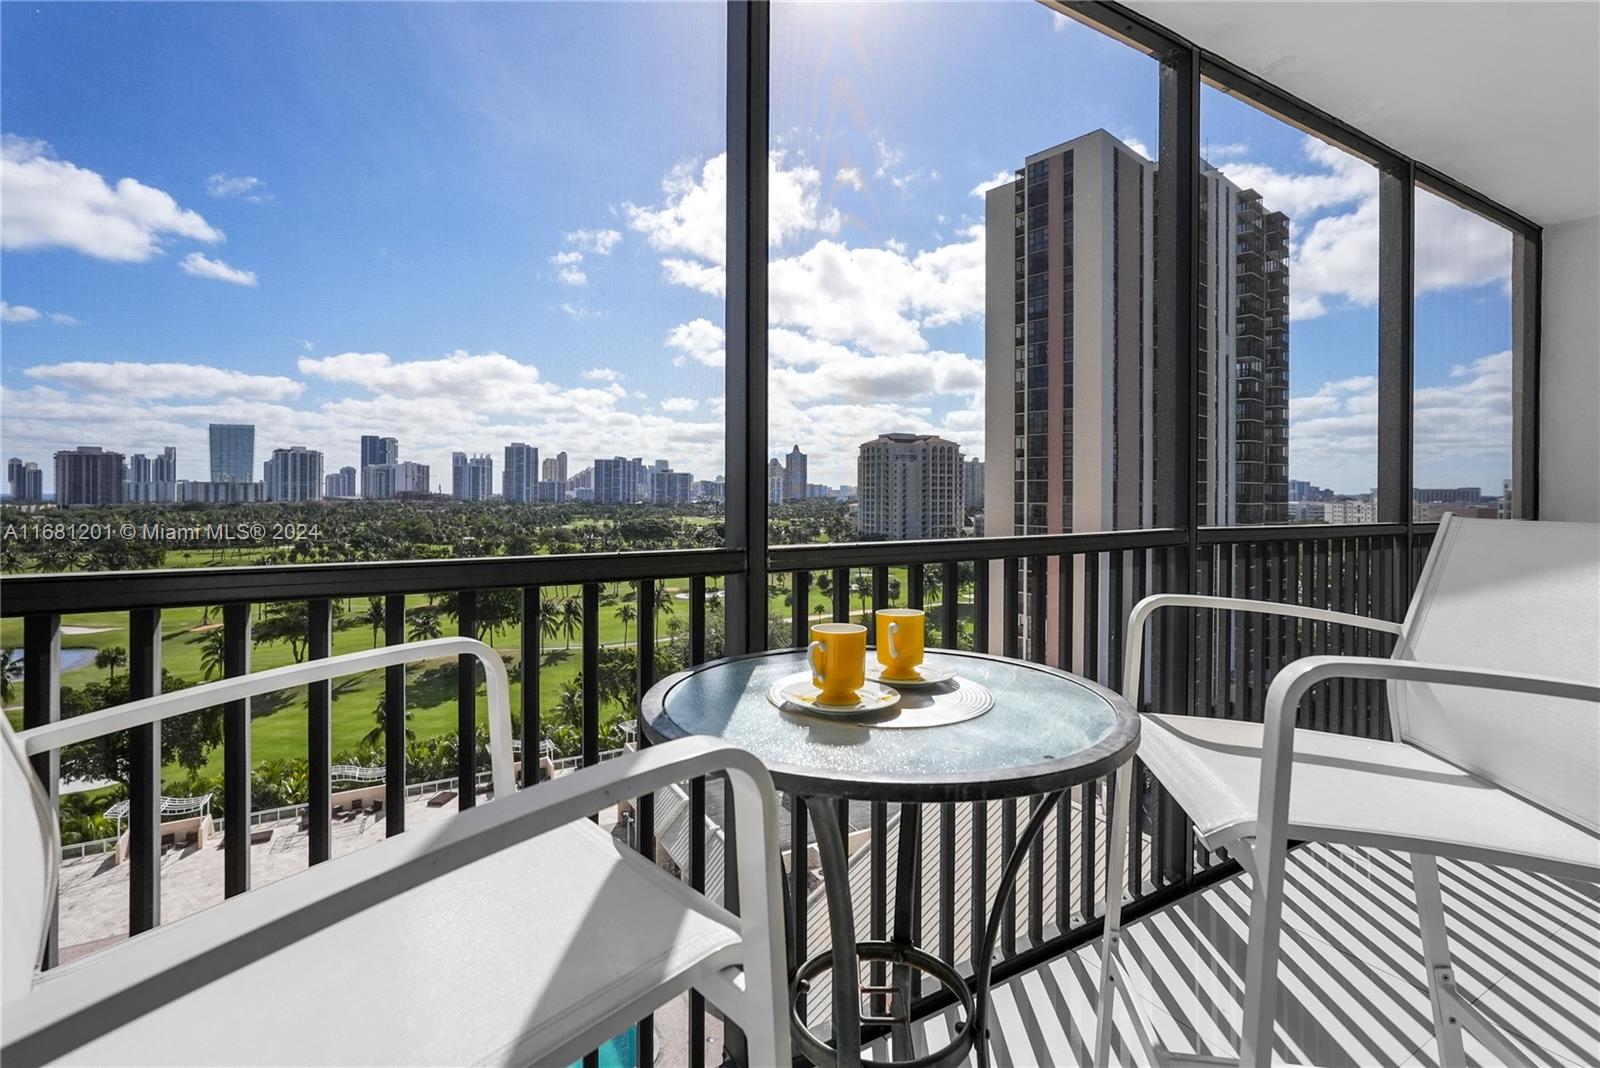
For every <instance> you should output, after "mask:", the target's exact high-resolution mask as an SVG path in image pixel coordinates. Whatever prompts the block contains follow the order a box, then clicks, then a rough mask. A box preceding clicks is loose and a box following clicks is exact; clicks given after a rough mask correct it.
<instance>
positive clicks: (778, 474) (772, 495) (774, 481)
mask: <svg viewBox="0 0 1600 1068" xmlns="http://www.w3.org/2000/svg"><path fill="white" fill-rule="evenodd" d="M786 488H787V478H786V477H785V474H784V470H783V465H782V464H781V463H779V462H778V461H776V460H768V461H767V503H768V504H780V503H782V501H783V493H784V490H785V489H786Z"/></svg>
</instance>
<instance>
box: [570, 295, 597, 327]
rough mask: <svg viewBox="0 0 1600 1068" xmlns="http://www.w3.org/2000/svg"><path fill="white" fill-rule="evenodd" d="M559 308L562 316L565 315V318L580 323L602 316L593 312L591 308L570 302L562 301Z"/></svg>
mask: <svg viewBox="0 0 1600 1068" xmlns="http://www.w3.org/2000/svg"><path fill="white" fill-rule="evenodd" d="M560 307H561V311H562V314H564V315H566V317H567V318H569V319H573V320H576V321H577V322H580V323H581V322H583V321H584V320H585V319H597V318H599V317H600V316H601V315H602V314H603V313H602V312H598V311H595V310H594V309H593V308H590V307H587V306H585V305H582V304H575V303H573V302H572V301H570V300H569V301H564V302H563V303H562V304H561V305H560Z"/></svg>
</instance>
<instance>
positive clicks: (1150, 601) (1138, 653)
mask: <svg viewBox="0 0 1600 1068" xmlns="http://www.w3.org/2000/svg"><path fill="white" fill-rule="evenodd" d="M1158 608H1222V609H1227V610H1228V611H1233V612H1258V613H1261V614H1262V615H1272V616H1293V617H1294V618H1296V619H1309V620H1313V621H1315V622H1318V623H1337V624H1339V625H1340V626H1345V627H1363V628H1365V629H1367V630H1377V631H1382V632H1383V633H1385V634H1399V633H1400V629H1401V628H1400V624H1399V623H1392V622H1390V621H1389V620H1387V619H1374V618H1372V617H1371V616H1358V615H1352V614H1351V613H1349V612H1335V611H1332V610H1331V609H1327V608H1312V607H1309V606H1307V605H1303V604H1285V603H1283V602H1281V601H1255V600H1250V599H1248V598H1244V597H1208V596H1204V595H1201V594H1194V593H1158V594H1155V595H1154V596H1151V597H1146V598H1144V599H1143V600H1141V601H1140V602H1139V603H1138V604H1136V605H1134V606H1133V611H1132V612H1131V613H1129V615H1128V630H1127V653H1126V656H1125V659H1124V663H1125V665H1126V668H1125V670H1124V672H1123V682H1122V696H1124V697H1126V698H1127V699H1128V701H1129V702H1130V703H1132V704H1134V705H1135V707H1137V705H1138V700H1137V698H1138V693H1139V689H1138V686H1139V671H1140V668H1141V661H1142V660H1143V657H1144V625H1145V622H1146V621H1147V620H1149V618H1150V617H1151V616H1152V615H1154V614H1155V612H1156V609H1158Z"/></svg>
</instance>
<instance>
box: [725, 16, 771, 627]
mask: <svg viewBox="0 0 1600 1068" xmlns="http://www.w3.org/2000/svg"><path fill="white" fill-rule="evenodd" d="M727 12H728V190H727V200H728V227H727V234H728V237H727V242H728V252H727V264H728V266H727V271H728V275H727V287H728V298H727V310H726V314H725V318H726V322H727V342H728V344H727V364H726V373H725V391H724V395H725V396H726V398H727V418H726V427H725V434H726V436H727V445H726V450H725V455H726V457H727V464H728V499H727V510H726V525H727V532H728V533H727V537H728V548H730V549H736V550H741V551H743V552H744V554H745V567H744V570H743V571H738V572H735V573H733V574H731V575H729V576H728V594H727V601H726V603H725V611H726V619H727V629H728V633H727V650H728V653H729V654H730V655H735V654H738V653H749V652H755V651H757V650H760V649H764V648H766V644H767V155H768V132H767V122H768V74H769V62H770V38H771V21H770V20H771V10H770V8H769V6H768V5H767V4H765V3H736V4H729V5H728V7H727Z"/></svg>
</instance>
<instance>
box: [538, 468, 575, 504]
mask: <svg viewBox="0 0 1600 1068" xmlns="http://www.w3.org/2000/svg"><path fill="white" fill-rule="evenodd" d="M546 462H548V461H546ZM566 499H567V484H566V483H565V482H562V481H560V480H558V479H554V478H551V479H540V480H539V481H538V482H536V483H534V491H533V500H536V501H539V502H541V503H545V504H555V503H559V502H561V501H564V500H566Z"/></svg>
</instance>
